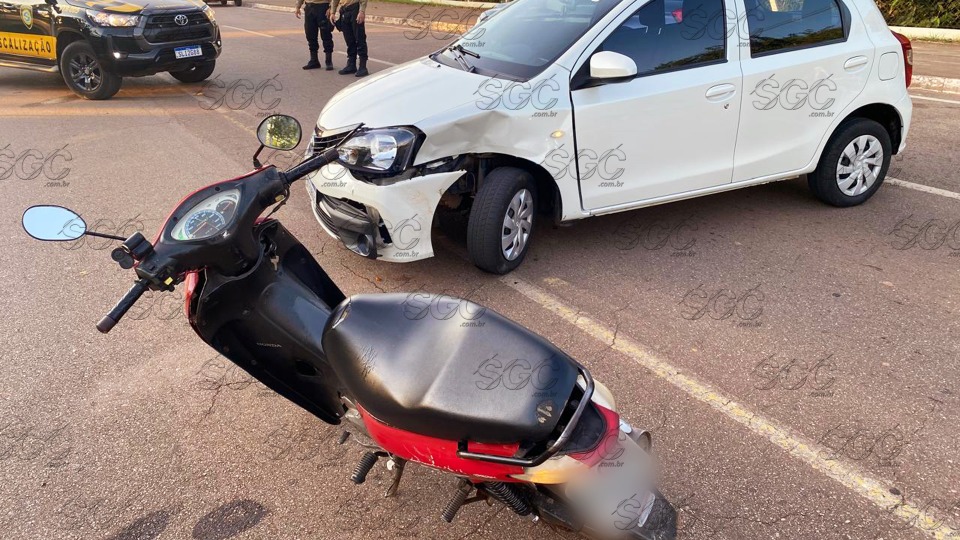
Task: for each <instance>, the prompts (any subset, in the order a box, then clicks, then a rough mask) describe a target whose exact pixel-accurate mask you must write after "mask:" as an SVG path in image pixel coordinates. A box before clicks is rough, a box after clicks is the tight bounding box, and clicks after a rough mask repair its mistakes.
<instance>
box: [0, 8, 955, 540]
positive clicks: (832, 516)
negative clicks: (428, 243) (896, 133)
mask: <svg viewBox="0 0 960 540" xmlns="http://www.w3.org/2000/svg"><path fill="white" fill-rule="evenodd" d="M217 15H218V19H219V20H220V22H221V24H222V25H223V29H224V43H225V44H224V53H223V55H222V57H221V59H220V62H219V65H218V69H217V74H216V77H217V78H218V80H219V81H222V82H223V87H225V88H231V87H232V86H231V85H232V84H241V85H243V84H247V83H250V84H252V85H253V86H254V87H257V86H260V85H263V88H264V91H263V92H261V94H260V95H262V96H263V97H262V98H261V99H257V100H254V101H252V102H250V103H244V102H243V101H242V100H241V101H239V102H238V101H232V100H231V99H230V98H228V99H225V100H223V101H222V102H219V104H218V102H217V100H216V98H217V97H220V96H222V95H223V94H222V93H219V92H218V91H217V88H219V87H216V88H215V87H210V86H207V87H206V90H205V89H204V88H205V87H204V86H203V85H199V84H197V85H181V84H179V83H176V82H175V81H174V80H173V79H172V78H171V77H169V76H167V75H159V76H155V77H148V78H144V79H128V80H127V81H125V83H124V87H123V90H121V92H120V93H119V94H118V95H117V96H116V97H115V98H114V99H113V100H111V101H109V102H87V101H83V100H79V99H76V98H74V97H73V96H72V95H71V94H70V93H69V92H68V91H67V90H66V89H65V88H64V87H63V84H62V82H61V81H60V80H59V79H58V77H57V76H55V75H46V74H38V73H30V72H22V71H14V70H3V71H0V92H2V96H3V99H2V101H0V149H3V148H8V149H10V150H12V151H13V152H14V153H16V154H17V155H21V154H22V153H23V152H26V151H28V150H35V151H37V152H39V153H40V155H42V156H43V158H44V159H47V160H48V162H49V166H48V169H47V172H45V173H44V174H41V175H40V176H39V177H35V178H30V177H29V176H30V175H29V174H22V173H16V174H14V175H12V176H11V177H8V178H4V179H2V180H0V198H2V201H0V205H2V206H0V207H2V209H3V213H2V215H3V216H4V217H3V218H2V219H0V245H2V248H3V249H0V284H2V285H0V286H2V294H0V327H2V328H3V331H2V342H0V355H2V362H0V374H2V376H0V501H2V507H0V508H2V510H0V538H4V539H7V538H18V539H19V538H23V539H34V538H45V539H46V538H78V539H79V538H84V539H88V538H112V539H134V538H146V539H152V538H170V539H173V538H196V539H202V540H213V539H225V538H245V539H246V538H251V539H252V538H297V539H301V538H310V539H320V538H323V539H327V538H356V539H368V538H374V537H379V538H407V537H428V538H458V539H459V538H477V539H480V538H489V539H498V540H500V539H504V538H550V537H554V536H557V535H558V533H555V532H553V531H550V530H549V529H547V528H545V527H543V526H539V525H535V524H532V523H530V522H527V521H524V520H521V519H520V518H517V517H516V516H514V515H512V514H510V513H509V511H507V510H504V509H503V508H501V507H499V506H494V507H487V506H486V505H473V506H468V507H466V508H464V510H463V511H462V512H461V514H460V516H459V517H458V519H457V520H456V521H455V523H454V524H452V525H446V524H444V523H443V522H442V521H441V520H440V517H439V515H440V512H441V510H442V507H443V505H444V504H445V503H446V502H447V500H448V498H449V496H450V494H451V493H452V491H453V489H454V482H453V480H451V479H450V478H447V477H444V476H442V475H440V474H438V473H436V472H434V471H431V470H429V469H426V468H424V467H410V468H409V469H408V472H407V475H406V476H405V479H404V482H403V484H402V485H401V491H400V494H399V496H398V497H396V498H392V499H385V498H383V497H382V493H383V491H384V489H385V488H386V485H387V482H388V479H389V476H388V474H387V472H386V471H385V470H384V469H382V468H378V469H376V470H375V473H373V474H372V475H371V478H370V480H368V482H367V483H366V484H365V485H363V486H360V487H356V486H354V485H353V484H352V483H351V482H350V481H349V475H350V471H351V470H352V468H353V466H354V465H355V463H356V459H357V458H359V456H360V454H361V452H360V450H359V449H358V448H357V447H355V446H351V445H349V444H348V445H345V446H337V445H336V439H337V436H338V434H339V432H338V430H336V429H333V428H330V427H328V426H326V425H324V424H322V423H321V422H320V421H319V420H317V419H315V418H313V417H311V416H310V415H308V414H307V413H305V412H302V411H300V410H298V409H297V408H296V407H294V406H293V405H291V404H289V403H286V402H284V401H283V400H282V399H280V398H278V397H275V396H274V395H272V394H271V393H270V392H268V391H266V390H265V389H264V388H263V387H261V386H259V385H257V384H253V382H252V381H251V380H250V379H248V378H246V377H244V376H242V375H241V374H240V373H238V372H237V370H235V369H231V368H229V367H228V365H227V363H226V361H225V360H224V359H222V358H218V357H216V355H215V354H214V353H213V351H212V350H210V349H209V348H207V347H206V346H205V345H204V344H203V343H201V342H200V341H199V340H198V339H197V338H196V336H195V335H194V334H193V332H192V331H191V330H190V329H189V327H188V325H187V324H186V322H185V320H184V318H183V315H182V313H181V311H180V307H181V306H180V301H181V298H182V297H180V296H179V295H176V294H174V295H170V296H168V297H160V296H157V297H151V298H148V299H147V301H146V302H144V303H143V304H142V305H141V306H138V308H137V310H135V311H134V312H132V313H131V315H132V316H130V317H129V319H130V320H125V321H123V322H122V323H121V324H120V325H119V326H118V327H117V329H116V330H115V331H114V332H113V333H111V334H110V335H109V336H102V335H100V334H98V333H97V332H96V330H95V329H94V325H95V323H96V322H97V321H98V320H99V319H100V317H101V316H102V315H103V314H104V313H105V312H106V311H107V310H109V308H110V307H112V306H113V304H114V303H115V302H116V300H117V299H118V298H119V296H120V295H121V294H122V293H123V292H124V291H126V289H127V288H128V287H129V284H130V279H131V278H130V275H129V273H127V272H124V271H122V270H120V269H119V268H118V267H117V266H116V265H114V264H113V263H112V262H111V261H110V259H109V248H112V244H109V243H103V242H99V241H93V242H91V241H86V242H84V243H82V244H71V245H57V244H40V243H37V242H35V241H33V240H31V239H29V238H28V237H27V236H26V235H25V234H24V233H23V231H22V230H21V228H20V225H19V220H20V215H21V213H22V211H23V209H25V208H26V207H27V206H29V205H32V204H41V203H52V204H62V205H65V206H69V207H71V208H74V209H75V210H77V211H78V212H80V213H81V214H82V215H83V216H84V217H85V218H86V220H87V222H88V223H90V224H93V225H96V226H98V229H99V230H101V231H106V230H108V229H111V228H112V229H114V230H120V231H121V233H122V234H127V233H129V232H131V231H132V230H134V229H143V230H144V231H145V234H147V235H148V236H151V235H152V234H153V232H154V231H155V230H156V229H157V228H158V227H159V226H160V224H161V223H162V221H163V220H164V219H165V217H166V215H167V213H168V212H169V210H170V208H172V207H173V206H174V205H175V204H176V203H177V201H179V200H180V198H181V197H182V196H183V195H184V194H186V193H189V192H191V191H193V190H194V189H196V188H197V187H200V186H203V185H206V184H209V183H211V182H213V181H215V180H218V179H222V178H229V177H234V176H237V175H240V174H242V173H244V172H246V171H247V170H249V169H250V168H251V164H250V156H251V155H252V153H253V151H254V150H255V149H256V142H255V138H254V135H253V129H254V127H255V126H256V124H257V122H258V121H259V119H260V118H261V117H263V116H264V115H266V114H268V113H269V112H272V111H281V112H285V113H289V114H293V115H295V116H297V117H298V118H300V120H301V121H302V122H303V123H304V124H305V125H306V126H309V125H312V123H313V122H314V120H315V119H316V116H317V114H318V112H319V110H320V108H321V107H322V106H323V104H324V103H325V102H326V100H327V99H328V98H329V97H330V96H331V95H332V94H333V93H334V92H336V91H337V90H339V89H340V88H342V87H344V86H345V85H346V84H348V83H349V82H352V80H353V79H352V78H349V77H341V76H338V75H336V74H334V73H328V72H325V71H312V72H303V71H301V70H300V66H301V65H302V64H303V63H304V61H305V60H306V58H305V47H304V44H303V38H302V36H301V31H300V27H299V24H298V21H296V20H295V19H294V18H293V16H292V15H290V14H284V13H273V12H266V11H259V10H253V9H248V8H233V7H225V8H218V9H217ZM368 33H369V35H370V38H369V39H370V43H371V55H372V56H373V57H374V58H376V60H375V61H372V62H371V69H372V70H373V71H377V70H380V69H384V68H385V67H387V66H389V65H390V64H395V63H400V62H403V61H406V60H409V59H412V58H415V57H417V56H419V55H422V54H425V53H427V52H429V51H431V50H434V49H436V48H438V47H439V46H440V45H441V43H442V41H440V40H438V39H435V37H434V36H426V37H423V38H422V39H416V40H414V39H408V38H409V37H411V36H416V35H417V34H416V33H414V32H412V31H410V30H408V29H407V30H405V29H402V28H394V27H388V26H379V25H372V24H371V25H370V28H369V29H368ZM405 34H406V35H405ZM338 38H339V36H338ZM342 50H343V47H342V45H341V44H340V43H339V42H338V53H337V57H336V60H337V62H336V63H337V65H338V67H341V66H342V65H343V63H344V58H345V57H344V55H343V53H342ZM238 81H246V82H239V83H238ZM271 81H272V82H271ZM211 91H212V92H213V93H211ZM917 96H920V97H924V96H925V97H926V98H932V99H917V100H916V101H915V107H916V108H915V117H914V124H913V131H912V133H911V140H910V147H909V149H908V151H907V152H906V153H905V154H904V155H903V156H902V158H898V159H897V161H896V162H895V163H894V166H893V170H892V172H891V175H892V176H895V177H896V178H898V179H900V180H903V181H905V182H907V183H909V185H911V186H918V185H919V186H928V187H932V188H937V189H939V190H945V191H946V192H948V193H946V194H945V193H942V192H937V193H928V192H923V191H919V190H917V189H912V188H908V187H902V186H899V185H887V186H885V187H884V188H883V189H881V191H880V192H879V193H878V194H877V195H876V196H875V197H874V198H873V199H872V200H871V201H870V202H869V203H868V204H866V205H864V206H861V207H858V208H853V209H847V210H837V209H833V208H829V207H826V206H824V205H822V204H820V203H819V202H817V201H816V200H814V199H813V197H812V196H811V195H810V194H809V193H808V191H807V189H806V186H805V183H804V182H803V181H801V180H796V181H788V182H783V183H777V184H772V185H766V186H761V187H756V188H751V189H746V190H740V191H736V192H731V193H727V194H722V195H717V196H712V197H709V198H701V199H696V200H691V201H687V202H681V203H676V204H670V205H664V206H659V207H654V208H650V209H645V210H640V211H635V212H630V213H626V214H620V215H614V216H608V217H602V218H594V219H591V220H587V221H584V222H581V223H578V224H577V225H575V226H572V227H563V228H551V227H543V228H541V230H540V231H539V233H538V234H539V237H538V238H536V240H535V244H534V246H533V251H532V253H531V254H530V257H528V259H527V261H526V262H525V264H524V265H523V267H521V269H520V270H519V271H517V272H515V273H514V274H511V275H510V276H507V277H505V278H503V279H498V278H496V277H494V276H490V275H486V274H483V273H481V272H479V271H478V270H476V269H475V268H474V267H473V266H472V265H471V264H470V263H469V262H468V261H467V260H466V259H465V249H464V241H463V237H462V231H458V230H449V231H444V232H438V233H437V234H442V235H443V236H444V238H443V239H441V240H440V241H439V242H438V244H439V249H438V253H437V256H436V257H435V258H434V259H431V260H427V261H421V262H417V263H411V264H408V265H391V264H387V263H377V262H372V261H368V260H364V259H360V258H359V257H357V256H355V255H353V254H352V253H350V252H348V251H346V250H345V249H344V248H342V247H341V246H340V245H339V244H338V243H337V242H335V241H333V240H332V239H330V238H328V237H327V236H326V235H325V234H323V233H322V231H321V230H320V228H319V226H318V225H317V224H316V222H315V221H314V219H313V217H312V215H311V214H310V210H309V206H308V201H307V200H306V197H305V195H303V193H302V192H301V191H297V192H296V194H295V197H294V198H293V201H292V203H291V204H290V205H288V206H287V207H286V208H285V209H284V210H283V211H282V214H281V217H282V220H283V221H284V223H285V224H286V225H287V227H288V228H289V229H291V230H292V231H295V233H296V234H297V235H298V236H299V237H300V239H301V240H302V241H303V242H304V243H305V245H306V246H307V247H308V248H309V249H310V251H311V252H312V253H314V254H315V255H316V256H317V258H318V260H319V261H320V262H321V264H322V265H323V266H324V267H325V268H326V269H327V271H328V272H329V273H330V275H331V276H332V277H333V279H334V280H335V281H336V282H337V283H338V284H339V285H340V287H341V288H342V289H343V290H344V291H346V292H347V293H348V294H354V293H370V292H378V291H411V290H415V289H418V288H423V289H425V290H428V291H432V292H446V293H448V294H454V295H469V296H470V298H471V299H474V300H476V301H479V302H481V303H484V304H486V305H488V306H490V307H492V308H494V309H496V310H497V311H499V312H501V313H503V314H505V315H507V316H509V317H511V318H513V319H514V320H517V321H519V322H522V323H523V324H525V325H527V326H528V327H530V328H532V329H534V330H535V331H537V332H540V333H542V334H543V335H544V336H546V337H547V338H548V339H550V340H551V341H552V342H554V343H555V344H557V345H558V346H560V347H561V348H563V349H564V350H566V351H567V352H568V353H570V354H571V355H572V356H574V357H575V358H577V359H579V360H580V361H581V362H582V363H584V364H585V365H587V366H588V367H589V368H590V369H591V371H592V372H593V374H594V376H595V377H596V378H597V379H599V380H601V381H603V382H605V383H606V384H607V385H608V386H609V387H610V388H611V390H613V392H614V394H615V395H616V396H617V398H618V402H619V404H620V407H621V409H622V413H623V414H624V415H625V417H626V418H627V419H628V420H630V421H631V422H632V423H633V424H634V425H636V426H641V427H645V428H647V429H650V430H651V431H652V432H653V435H654V448H655V453H656V456H657V459H658V460H659V463H660V467H661V477H662V480H661V481H662V490H663V492H664V493H665V494H666V495H667V496H668V498H670V499H672V500H673V501H674V502H675V503H677V505H678V506H679V507H680V510H679V513H680V528H681V533H680V534H681V538H728V539H754V538H758V539H759V538H780V539H811V538H824V539H841V538H844V539H845V538H850V539H868V540H879V539H887V540H889V539H901V538H904V539H922V538H948V537H949V535H954V537H960V504H958V501H960V492H958V482H960V468H958V461H960V450H958V445H957V440H958V439H960V425H958V423H957V418H958V412H960V401H958V396H957V394H958V392H960V388H958V381H960V367H958V363H957V359H958V358H960V316H958V313H960V305H958V302H960V232H958V228H957V226H958V223H960V199H958V198H957V196H954V197H950V196H949V193H951V192H952V193H954V194H956V193H960V172H958V171H960V157H958V154H957V153H956V150H955V149H956V148H957V147H958V145H960V129H958V127H960V100H958V99H951V98H950V97H949V96H945V95H933V94H922V93H920V92H917ZM57 156H59V157H57ZM283 158H284V157H283V156H277V159H278V161H282V159H283ZM64 171H68V172H66V174H65V176H63V177H62V178H58V177H59V176H60V175H61V174H62V173H63V172H64ZM24 176H26V177H27V178H24ZM51 177H53V179H51ZM951 227H952V229H950V230H952V234H953V235H954V236H953V240H952V244H951V241H950V240H946V241H945V240H944V238H943V237H944V234H945V233H944V231H945V230H947V229H948V228H951ZM660 240H666V241H665V243H663V245H662V246H661V242H660ZM722 291H728V292H727V293H722ZM731 295H732V296H731ZM730 297H736V298H737V306H738V309H737V310H735V311H734V312H733V314H731V315H729V316H725V312H724V310H723V309H722V307H719V308H718V307H717V303H716V302H712V303H711V302H710V300H711V299H715V298H721V299H722V298H730ZM794 360H795V362H793V364H792V365H793V366H794V367H793V368H791V369H789V374H785V371H783V370H782V369H781V368H783V367H784V366H787V365H791V362H792V361H794ZM777 373H779V374H780V375H777Z"/></svg>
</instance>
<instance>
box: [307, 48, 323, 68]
mask: <svg viewBox="0 0 960 540" xmlns="http://www.w3.org/2000/svg"><path fill="white" fill-rule="evenodd" d="M318 67H320V59H318V58H317V51H310V61H309V62H307V65H305V66H303V69H317V68H318Z"/></svg>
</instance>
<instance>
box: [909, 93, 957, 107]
mask: <svg viewBox="0 0 960 540" xmlns="http://www.w3.org/2000/svg"><path fill="white" fill-rule="evenodd" d="M910 97H911V98H913V99H925V100H927V101H938V102H940V103H952V104H954V105H960V101H954V100H952V99H941V98H935V97H926V96H918V95H915V94H910Z"/></svg>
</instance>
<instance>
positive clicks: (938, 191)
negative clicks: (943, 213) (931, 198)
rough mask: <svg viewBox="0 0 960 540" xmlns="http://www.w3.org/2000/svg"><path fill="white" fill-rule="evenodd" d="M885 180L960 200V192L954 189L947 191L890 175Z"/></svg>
mask: <svg viewBox="0 0 960 540" xmlns="http://www.w3.org/2000/svg"><path fill="white" fill-rule="evenodd" d="M884 182H886V183H888V184H890V185H892V186H900V187H902V188H907V189H913V190H916V191H922V192H924V193H932V194H934V195H939V196H941V197H947V198H950V199H956V200H958V201H960V193H955V192H953V191H947V190H945V189H940V188H935V187H930V186H925V185H923V184H914V183H913V182H907V181H906V180H900V179H898V178H890V177H888V178H887V179H886V180H884Z"/></svg>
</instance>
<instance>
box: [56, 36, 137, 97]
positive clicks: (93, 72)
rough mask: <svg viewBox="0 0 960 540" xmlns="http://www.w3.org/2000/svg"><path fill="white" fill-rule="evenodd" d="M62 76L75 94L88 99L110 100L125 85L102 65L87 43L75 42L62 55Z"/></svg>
mask: <svg viewBox="0 0 960 540" xmlns="http://www.w3.org/2000/svg"><path fill="white" fill-rule="evenodd" d="M60 74H61V75H62V76H63V81H64V82H65V83H67V87H68V88H70V90H72V91H73V93H74V94H77V95H78V96H80V97H82V98H86V99H110V98H111V97H113V96H114V95H115V94H116V93H117V92H119V91H120V85H121V84H122V83H123V78H122V77H120V76H118V75H115V74H113V73H110V72H108V71H107V70H105V69H104V68H103V66H101V65H100V61H99V60H97V55H96V53H94V52H93V47H91V46H90V44H89V43H87V42H86V41H74V42H73V43H71V44H70V45H67V47H66V48H65V49H64V50H63V52H62V53H60Z"/></svg>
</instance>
